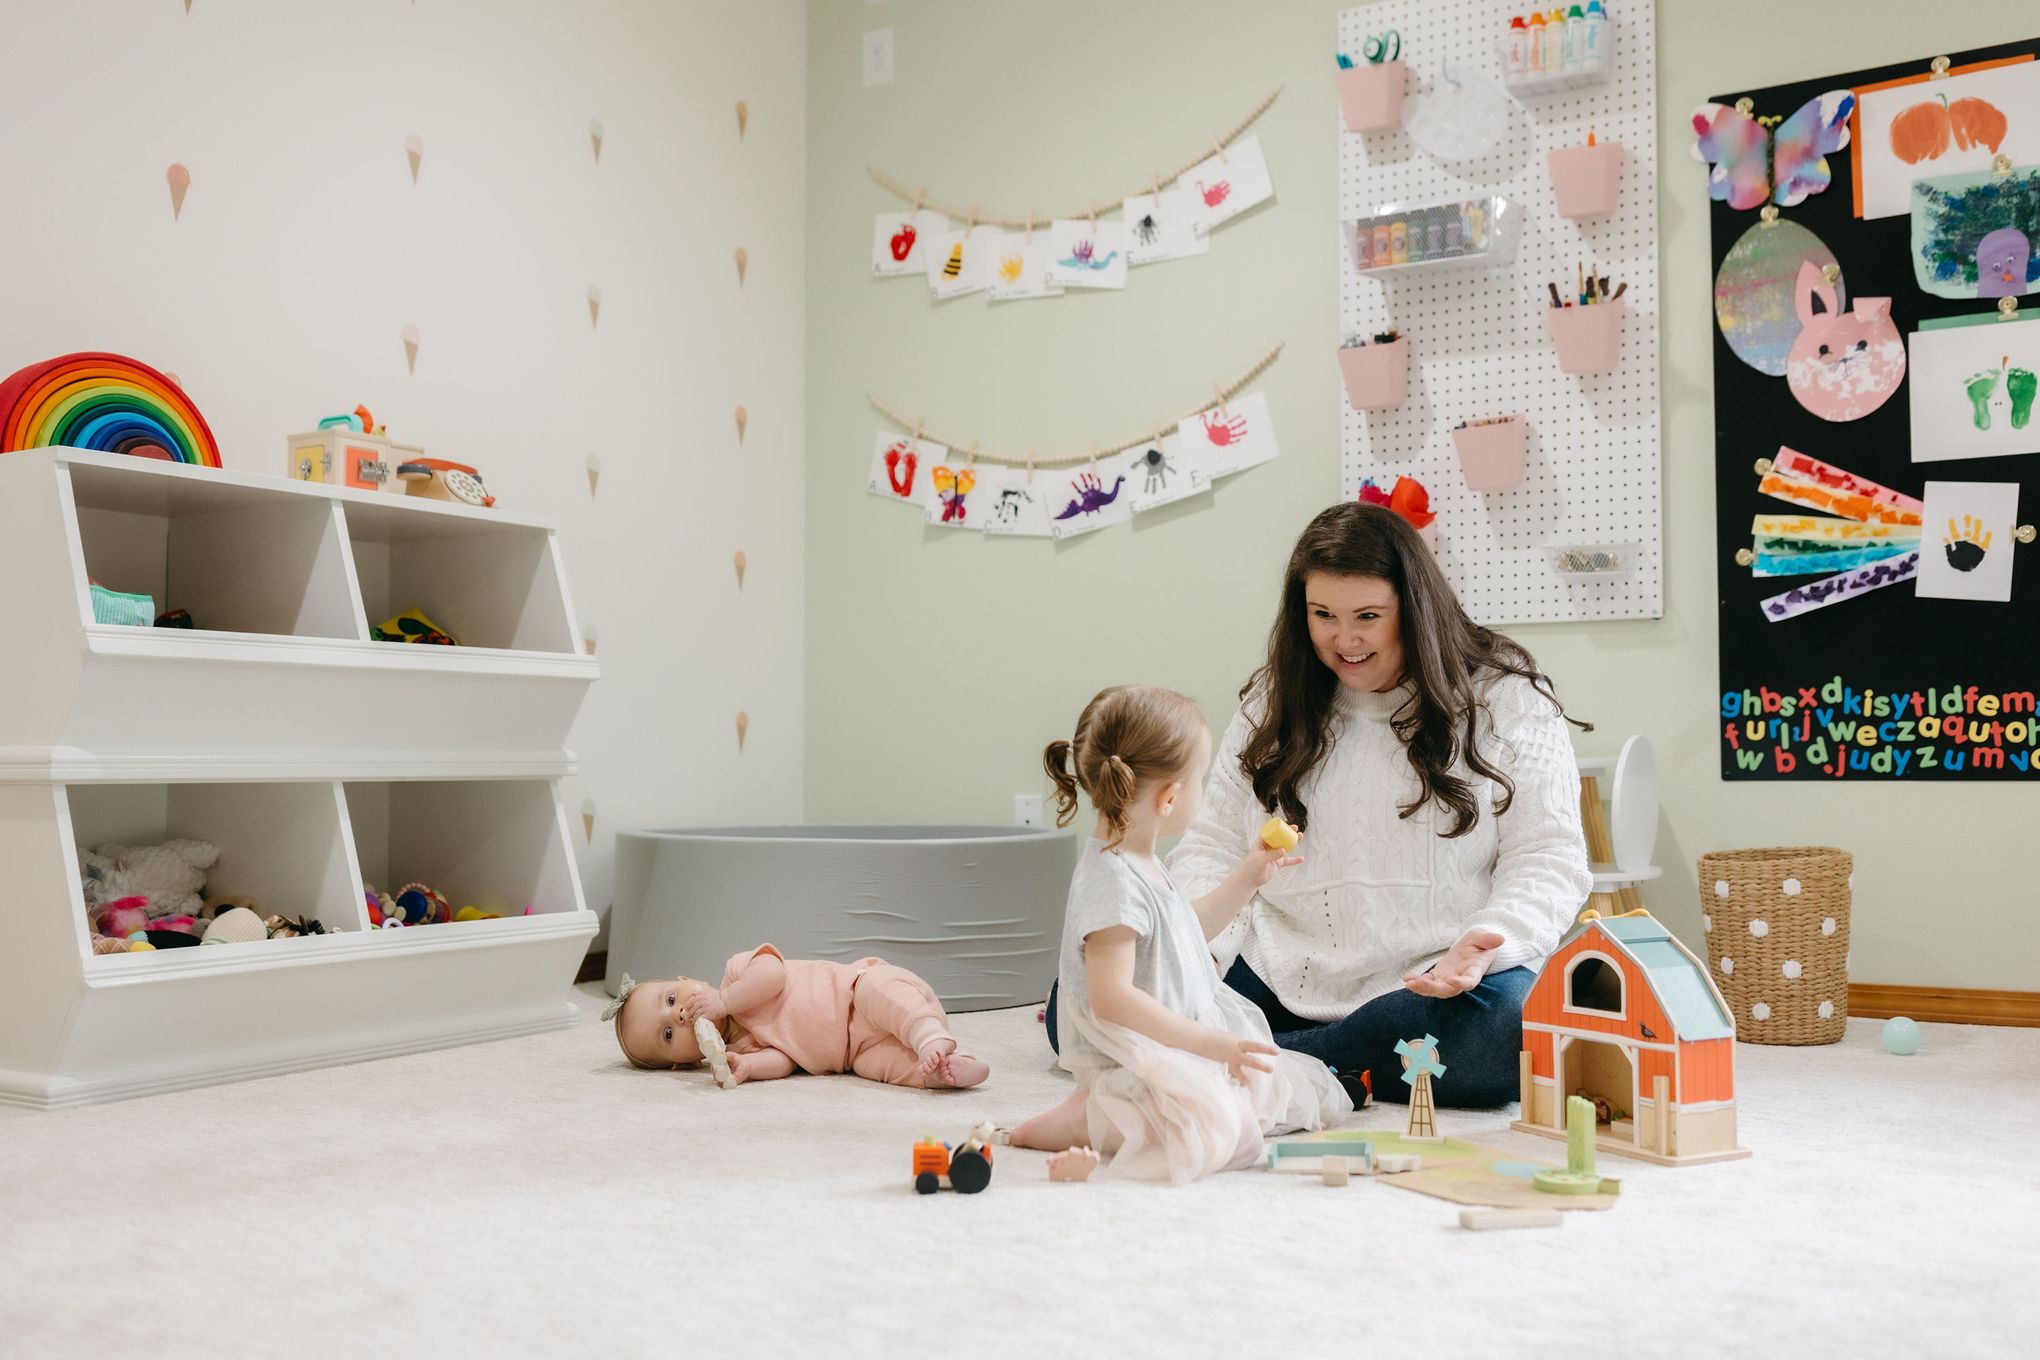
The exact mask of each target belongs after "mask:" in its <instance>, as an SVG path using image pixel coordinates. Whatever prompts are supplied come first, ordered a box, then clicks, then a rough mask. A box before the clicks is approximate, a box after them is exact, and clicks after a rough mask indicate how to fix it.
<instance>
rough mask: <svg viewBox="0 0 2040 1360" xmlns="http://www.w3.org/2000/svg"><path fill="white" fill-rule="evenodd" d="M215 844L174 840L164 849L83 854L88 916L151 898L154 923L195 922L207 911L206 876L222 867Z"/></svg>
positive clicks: (107, 848) (109, 848) (108, 848)
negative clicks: (184, 918) (169, 920)
mask: <svg viewBox="0 0 2040 1360" xmlns="http://www.w3.org/2000/svg"><path fill="white" fill-rule="evenodd" d="M219 858H220V851H219V847H218V846H216V845H214V844H212V843H211V842H210V841H199V840H171V841H164V842H163V843H161V844H160V845H137V846H128V845H102V846H100V847H99V848H98V849H96V850H81V851H79V853H78V869H79V877H80V879H81V881H82V883H83V886H84V889H85V905H86V908H87V909H88V914H92V913H96V912H98V911H102V910H104V909H105V908H107V907H109V906H111V905H112V904H113V903H115V902H117V901H119V900H121V899H122V898H127V897H144V898H147V899H148V904H149V905H148V913H149V918H150V923H151V924H152V925H154V924H157V923H158V921H159V918H161V917H165V916H187V917H190V918H192V920H193V921H194V922H195V921H196V920H197V918H198V916H199V915H200V914H201V913H202V912H203V911H204V910H205V899H204V897H203V896H201V893H202V890H203V889H204V888H205V871H206V870H207V869H210V868H212V867H213V865H214V864H216V863H218V862H219Z"/></svg>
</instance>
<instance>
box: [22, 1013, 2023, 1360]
mask: <svg viewBox="0 0 2040 1360" xmlns="http://www.w3.org/2000/svg"><path fill="white" fill-rule="evenodd" d="M577 992H578V995H577V997H576V1000H578V1001H579V1002H580V1004H581V1006H582V1018H581V1022H580V1023H579V1024H577V1025H575V1026H574V1027H572V1028H570V1029H566V1030H561V1031H556V1032H554V1033H551V1034H544V1035H536V1036H532V1037H528V1038H523V1039H514V1040H506V1041H503V1042H499V1043H493V1044H483V1045H478V1046H474V1047H470V1048H462V1049H451V1050H445V1051H441V1052H435V1053H423V1054H417V1055H413V1056H409V1057H402V1058H392V1059H386V1060H384V1061H380V1062H372V1063H362V1064H358V1065H354V1066H349V1067H338V1068H330V1069H326V1070H323V1071H316V1072H304V1073H298V1074H294V1075H291V1076H284V1077H275V1078H269V1079H266V1080H261V1081H250V1082H243V1083H240V1084H237V1085H232V1086H222V1087H214V1088H211V1089H207V1090H198V1091H185V1092H179V1093H175V1094H170V1095H163V1096H157V1097H152V1098H149V1099H145V1100H136V1101H130V1102H126V1103H122V1104H116V1105H107V1106H100V1107H95V1108H89V1109H80V1110H69V1111H62V1112H57V1113H50V1114H44V1113H34V1112H28V1111H20V1110H12V1109H0V1157H4V1165H5V1168H6V1171H5V1176H4V1179H0V1241H4V1243H5V1268H4V1270H0V1352H4V1353H5V1354H6V1355H8V1356H11V1357H29V1356H73V1355H76V1356H87V1355H90V1356H150V1357H166V1356H181V1355H206V1356H243V1355H247V1356H257V1355H259V1356H273V1355H290V1356H294V1357H295V1356H325V1355H334V1356H343V1355H368V1354H398V1355H411V1354H434V1355H453V1356H465V1355H484V1354H486V1355H491V1356H509V1355H541V1356H555V1355H558V1356H575V1355H593V1356H602V1357H626V1356H638V1355H644V1356H670V1357H674V1358H675V1360H695V1358H696V1357H704V1356H715V1357H718V1358H721V1357H750V1356H775V1357H776V1356H796V1355H797V1356H817V1357H830V1358H831V1360H833V1358H834V1357H854V1356H885V1357H917V1356H968V1357H973V1360H979V1358H982V1357H1006V1356H1014V1357H1019V1356H1026V1357H1034V1358H1036V1360H1046V1358H1047V1357H1049V1356H1052V1355H1061V1354H1073V1355H1077V1356H1112V1357H1147V1356H1157V1357H1171V1360H1187V1358H1188V1357H1200V1356H1254V1357H1261V1356H1282V1357H1318V1356H1340V1357H1349V1356H1358V1355H1368V1354H1386V1353H1403V1354H1421V1355H1426V1356H1435V1357H1446V1358H1448V1360H1449V1358H1450V1357H1460V1356H1510V1357H1515V1356H1544V1355H1552V1356H1561V1355H1562V1356H1567V1357H1578V1356H1580V1355H1583V1354H1584V1355H1592V1354H1607V1355H1619V1356H1622V1357H1624V1360H1634V1358H1635V1357H1647V1356H1713V1355H1721V1354H1731V1353H1734V1354H1750V1355H1756V1356H1773V1355H1776V1356H1790V1357H1793V1360H1823V1358H1824V1357H1838V1358H1839V1357H1847V1358H1848V1360H1863V1357H1882V1356H1901V1355H1904V1356H1915V1355H1929V1356H1936V1357H1939V1356H1951V1357H1952V1356H1961V1357H1965V1358H1967V1357H1989V1356H2000V1355H2002V1356H2012V1355H2023V1356H2030V1355H2032V1354H2034V1347H2035V1345H2036V1341H2035V1338H2036V1336H2040V1279H2036V1272H2040V1248H2036V1225H2040V1149H2036V1145H2035V1139H2036V1134H2040V1030H2030V1029H2029V1030H2013V1029H1983V1028H1971V1027H1962V1026H1933V1025H1929V1026H1926V1027H1925V1032H1926V1041H1925V1043H1924V1044H1923V1045H1922V1047H1921V1049H1920V1052H1919V1054H1918V1055H1917V1056H1915V1057H1912V1058H1903V1059H1901V1058H1895V1057H1891V1056H1889V1055H1887V1054H1886V1053H1885V1052H1884V1051H1883V1050H1882V1048H1881V1047H1880V1045H1879V1042H1878V1026H1877V1023H1876V1022H1874V1021H1855V1022H1852V1023H1851V1024H1850V1026H1849V1032H1848V1037H1847V1039H1846V1040H1845V1041H1844V1042H1843V1043H1841V1044H1839V1045H1835V1046H1831V1047H1825V1048H1804V1049H1793V1048H1763V1047H1755V1046H1750V1045H1744V1046H1743V1047H1741V1048H1740V1049H1739V1050H1738V1052H1737V1058H1738V1065H1739V1069H1740V1070H1739V1073H1738V1076H1739V1082H1738V1085H1739V1088H1740V1089H1739V1091H1738V1096H1739V1099H1740V1106H1741V1115H1742V1127H1741V1132H1742V1138H1743V1142H1744V1144H1745V1145H1746V1146H1748V1147H1750V1148H1752V1149H1754V1151H1755V1153H1756V1155H1755V1157H1754V1158H1752V1159H1750V1160H1747V1161H1741V1162H1730V1163H1724V1164H1719V1165H1713V1166H1703V1167H1689V1168H1677V1169H1670V1168H1661V1167H1656V1166H1651V1165H1648V1164H1645V1163H1641V1162H1627V1161H1619V1160H1618V1159H1614V1158H1608V1159H1606V1161H1605V1164H1604V1169H1608V1170H1610V1171H1611V1172H1613V1173H1614V1174H1619V1175H1621V1176H1622V1177H1623V1182H1624V1184H1623V1199H1622V1203H1621V1205H1620V1206H1619V1207H1617V1208H1615V1209H1613V1210H1611V1211H1609V1212H1607V1213H1576V1214H1570V1215H1568V1216H1567V1219H1566V1222H1565V1225H1564V1226H1563V1227H1562V1228H1559V1229H1544V1230H1534V1231H1516V1232H1493V1233H1472V1232H1466V1231H1463V1230H1462V1229H1460V1228H1459V1227H1458V1226H1457V1209H1456V1207H1455V1206H1452V1205H1448V1204H1445V1203H1443V1202H1441V1201H1438V1200H1433V1199H1429V1198H1426V1197H1424V1196H1421V1195H1416V1194H1412V1193H1408V1192H1405V1191H1401V1190H1397V1189H1394V1188H1391V1187H1389V1186H1386V1185H1382V1184H1377V1183H1367V1182H1362V1183H1357V1184H1355V1185H1353V1186H1350V1187H1348V1188H1346V1189H1343V1190H1339V1189H1330V1188H1326V1187H1324V1186H1322V1185H1320V1184H1318V1183H1317V1181H1315V1180H1314V1179H1311V1178H1308V1177H1302V1176H1274V1175H1270V1174H1267V1173H1263V1172H1238V1173H1233V1174H1230V1175H1223V1176H1217V1177H1213V1178H1210V1179H1208V1180H1206V1181H1202V1182H1199V1183H1197V1184H1195V1185H1192V1186H1188V1187H1185V1188H1182V1189H1171V1188H1167V1187H1156V1186H1148V1185H1131V1184H1117V1183H1104V1182H1094V1183H1091V1184H1085V1185H1064V1184H1051V1183H1049V1181H1048V1180H1047V1176H1046V1171H1045V1169H1044V1165H1043V1164H1044V1161H1045V1159H1044V1158H1043V1157H1042V1156H1041V1155H1040V1154H1036V1153H1029V1152H1023V1151H1019V1150H1015V1149H1000V1151H999V1153H998V1157H997V1162H996V1169H995V1173H994V1176H993V1181H992V1185H991V1188H990V1189H989V1190H987V1191H986V1192H985V1193H983V1194H981V1195H977V1196H971V1197H966V1196H961V1195H955V1194H950V1193H943V1194H940V1195H935V1196H930V1197H925V1198H924V1197H922V1196H918V1195H915V1194H914V1193H912V1191H911V1190H910V1188H909V1185H908V1179H909V1178H908V1171H907V1168H908V1160H909V1150H910V1145H911V1144H912V1142H913V1140H914V1139H915V1138H916V1137H917V1136H919V1135H921V1134H923V1133H933V1134H934V1135H936V1136H937V1137H941V1138H945V1139H952V1140H953V1139H956V1138H958V1137H961V1136H962V1135H963V1134H964V1132H965V1131H966V1130H967V1129H968V1128H969V1127H970V1126H971V1125H972V1124H974V1123H975V1122H976V1121H978V1120H979V1119H983V1118H987V1117H989V1118H993V1119H995V1120H997V1121H999V1122H1000V1123H1002V1124H1011V1123H1014V1122H1017V1121H1018V1120H1019V1119H1021V1118H1024V1117H1025V1116H1027V1115H1029V1114H1032V1113H1034V1112H1036V1111H1037V1110H1039V1109H1041V1108H1043V1107H1045V1106H1047V1105H1048V1104H1050V1103H1052V1102H1053V1101H1055V1100H1057V1099H1060V1098H1061V1096H1062V1095H1063V1094H1064V1093H1065V1092H1066V1091H1067V1089H1068V1086H1067V1081H1068V1079H1067V1078H1066V1077H1065V1076H1063V1075H1062V1074H1061V1073H1060V1072H1058V1071H1056V1070H1055V1069H1054V1068H1053V1067H1052V1066H1051V1063H1050V1059H1049V1055H1048V1051H1047V1049H1046V1047H1045V1045H1044V1044H1043V1041H1042V1036H1041V1030H1040V1026H1039V1025H1038V1024H1036V1023H1035V1020H1034V1012H1033V1011H1032V1010H1031V1009H1029V1010H1025V1011H998V1012H989V1013H984V1014H977V1015H965V1016H959V1017H957V1019H956V1022H955V1023H956V1029H957V1032H958V1034H959V1036H960V1037H961V1038H962V1040H963V1041H964V1044H965V1046H966V1048H968V1049H970V1050H972V1051H974V1052H976V1053H977V1054H978V1055H979V1056H980V1057H983V1058H984V1059H985V1060H986V1061H988V1062H989V1063H990V1064H991V1065H992V1078H991V1081H990V1082H989V1083H988V1084H987V1085H986V1086H984V1087H983V1088H980V1089H979V1090H977V1091H972V1092H964V1093H953V1092H951V1093H932V1092H921V1091H910V1090H899V1089H893V1088H889V1087H883V1086H877V1085H874V1084H872V1083H869V1082H864V1081H860V1080H858V1079H856V1078H854V1077H795V1078H792V1079H790V1080H786V1081H779V1082H771V1083H763V1084H759V1085H756V1086H745V1087H740V1088H738V1089H736V1090H734V1091H727V1092H725V1091H719V1090H717V1089H715V1087H714V1086H713V1085H712V1084H711V1083H710V1082H709V1080H708V1078H707V1077H706V1076H704V1075H701V1074H697V1073H677V1074H676V1073H646V1072H639V1071H634V1070H632V1069H630V1068H629V1067H627V1066H625V1065H624V1064H623V1062H622V1061H621V1059H620V1056H619V1054H618V1053H617V1050H616V1046H615V1043H614V1042H613V1041H612V1039H611V1038H610V1036H609V1032H608V1027H607V1026H604V1025H601V1024H599V1022H597V1021H596V1020H595V1018H594V1017H595V1014H596V1011H597V1009H598V1008H599V1006H600V1004H601V1000H602V997H601V993H600V989H599V988H597V987H595V986H592V985H590V986H583V987H581V988H579V989H577ZM1446 1060H1447V1062H1450V1055H1449V1054H1448V1055H1446ZM1510 1117H1511V1111H1507V1110H1503V1111H1480V1112H1454V1111H1441V1120H1440V1124H1441V1132H1444V1133H1447V1134H1451V1135H1455V1136H1459V1137H1462V1138H1467V1139H1470V1140H1473V1141H1477V1142H1482V1143H1485V1144H1487V1145H1489V1146H1492V1147H1496V1148H1503V1149H1510V1150H1514V1151H1516V1152H1518V1153H1521V1154H1522V1155H1524V1156H1526V1157H1529V1158H1533V1159H1539V1160H1554V1159H1555V1160H1560V1161H1562V1160H1563V1148H1562V1147H1561V1146H1560V1145H1558V1144H1555V1143H1551V1142H1547V1141H1545V1140H1542V1139H1538V1138H1533V1137H1529V1136H1527V1135H1522V1134H1516V1133H1512V1132H1510V1131H1509V1130H1508V1127H1507V1123H1508V1119H1509V1118H1510ZM1401 1119H1402V1110H1401V1108H1400V1107H1395V1106H1388V1107H1378V1108H1376V1109H1371V1110H1369V1111H1367V1112H1366V1113H1365V1114H1363V1115H1360V1116H1356V1117H1355V1118H1354V1120H1353V1121H1352V1122H1354V1123H1357V1124H1371V1125H1377V1126H1382V1127H1397V1128H1399V1127H1400V1126H1401ZM1618 1168H1619V1169H1618Z"/></svg>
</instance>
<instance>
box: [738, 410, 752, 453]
mask: <svg viewBox="0 0 2040 1360" xmlns="http://www.w3.org/2000/svg"><path fill="white" fill-rule="evenodd" d="M750 423H751V413H750V412H749V411H746V410H745V409H744V408H743V407H741V406H739V407H738V408H737V442H738V443H739V444H741V443H743V442H744V427H745V426H746V425H749V424H750Z"/></svg>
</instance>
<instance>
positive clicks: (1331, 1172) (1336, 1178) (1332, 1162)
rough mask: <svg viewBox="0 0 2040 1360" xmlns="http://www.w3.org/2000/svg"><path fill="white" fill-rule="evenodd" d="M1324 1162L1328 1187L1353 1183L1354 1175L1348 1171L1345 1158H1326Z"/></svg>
mask: <svg viewBox="0 0 2040 1360" xmlns="http://www.w3.org/2000/svg"><path fill="white" fill-rule="evenodd" d="M1323 1160H1324V1175H1325V1184H1326V1185H1350V1184H1351V1183H1352V1180H1353V1174H1352V1172H1351V1170H1349V1169H1348V1167H1347V1165H1346V1159H1345V1158H1344V1157H1326V1158H1324V1159H1323Z"/></svg>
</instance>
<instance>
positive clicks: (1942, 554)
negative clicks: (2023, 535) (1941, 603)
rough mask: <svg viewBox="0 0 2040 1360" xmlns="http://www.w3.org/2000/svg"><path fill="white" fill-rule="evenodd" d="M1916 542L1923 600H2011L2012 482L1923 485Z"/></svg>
mask: <svg viewBox="0 0 2040 1360" xmlns="http://www.w3.org/2000/svg"><path fill="white" fill-rule="evenodd" d="M1923 499H1924V500H1925V501H1926V503H1927V509H1926V513H1925V514H1924V515H1923V516H1922V518H1923V519H1925V520H1926V523H1925V525H1924V526H1922V530H1921V538H1920V576H1919V584H1918V585H1917V586H1916V587H1915V588H1914V593H1915V594H1917V595H1918V596H1919V597H1920V598H1922V599H1933V600H1990V601H1993V602H1995V603H1998V604H2003V603H2004V602H2005V601H2007V600H2009V599H2011V598H2012V553H2013V552H2014V551H2015V550H2016V548H2017V540H2016V539H2015V538H2014V537H2013V534H2014V533H2015V532H2016V530H2017V529H2018V524H2019V484H2018V483H2017V482H1928V483H1927V489H1926V494H1925V496H1924V497H1923Z"/></svg>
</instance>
